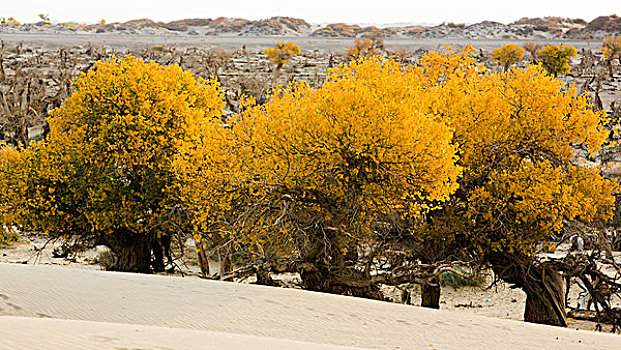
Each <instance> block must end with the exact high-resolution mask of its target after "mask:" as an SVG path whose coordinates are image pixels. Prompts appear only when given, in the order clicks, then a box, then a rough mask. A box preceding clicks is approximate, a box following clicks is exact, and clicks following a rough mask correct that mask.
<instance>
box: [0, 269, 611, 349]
mask: <svg viewBox="0 0 621 350" xmlns="http://www.w3.org/2000/svg"><path fill="white" fill-rule="evenodd" d="M0 315H4V316H21V317H35V318H58V319H70V320H86V321H96V322H107V323H109V324H103V323H101V324H97V326H96V327H95V326H93V327H91V326H89V324H85V323H81V322H69V323H67V324H66V326H60V325H59V324H58V323H55V322H57V321H55V322H52V321H50V320H30V321H32V322H31V323H28V322H27V321H28V320H27V319H23V318H19V319H17V318H7V317H3V318H1V319H0V340H4V339H13V341H15V342H17V343H19V341H20V335H21V336H23V337H22V338H21V339H23V341H24V344H25V345H24V347H23V348H25V349H30V348H36V349H41V348H44V347H42V345H41V344H48V347H47V348H54V347H53V346H52V345H53V342H54V339H57V338H47V340H46V337H41V338H39V337H36V338H37V341H38V343H37V347H29V346H28V343H26V342H27V341H31V339H30V338H31V337H33V336H34V335H35V334H36V332H37V331H42V332H44V333H45V332H47V333H45V334H52V333H54V329H57V330H58V329H62V331H63V333H64V334H67V335H70V336H73V337H74V338H73V339H75V341H76V342H78V343H79V342H80V341H81V340H80V339H82V338H78V337H77V336H78V335H80V334H82V333H83V332H84V331H85V330H88V329H89V328H92V329H97V327H99V329H100V330H102V329H105V330H106V331H109V332H111V333H113V334H114V332H117V331H119V330H124V332H126V333H127V332H132V331H133V332H134V333H136V337H137V339H138V338H140V339H147V340H148V339H151V338H150V337H151V335H150V334H157V333H158V331H157V329H154V328H150V327H146V328H141V327H136V326H134V325H149V326H157V327H171V328H181V330H171V329H168V330H166V332H172V333H168V334H170V337H175V338H177V336H176V335H175V336H173V334H176V333H175V332H179V336H178V338H179V339H190V337H187V336H184V335H183V334H185V332H186V330H200V331H210V332H218V333H219V336H225V335H223V334H222V333H228V334H230V335H236V334H241V335H244V337H238V336H234V338H233V340H235V341H239V342H243V341H251V340H248V339H250V338H248V337H246V336H257V337H262V338H259V339H262V341H273V342H275V343H274V346H273V347H269V348H274V349H277V348H279V347H278V346H281V345H282V346H286V344H281V345H278V344H280V343H277V342H278V341H281V340H289V341H295V342H308V343H315V344H305V345H304V344H302V343H296V344H298V345H299V346H293V345H291V348H311V347H305V346H306V345H307V346H319V345H318V344H325V345H340V346H350V347H358V348H375V349H434V348H436V349H443V350H444V349H456V350H457V349H485V350H490V349H514V350H519V349H611V350H612V349H621V336H618V335H612V334H602V333H594V332H587V331H576V330H571V329H562V328H556V327H547V326H540V325H533V324H528V323H523V322H516V321H509V320H500V319H493V318H487V317H481V316H474V315H467V314H464V313H457V312H447V311H438V310H429V309H423V308H417V307H412V306H406V305H398V304H390V303H384V302H377V301H371V300H365V299H359V298H350V297H344V296H337V295H328V294H322V293H312V292H306V291H299V290H292V289H280V288H270V287H262V286H253V285H241V284H233V283H224V282H214V281H205V280H200V279H196V278H179V277H164V276H150V275H139V274H125V273H112V272H101V271H90V270H77V269H70V268H62V267H54V266H32V265H9V264H0ZM111 323H112V324H111ZM122 323H129V324H131V325H127V326H123V325H118V324H122ZM125 327H127V328H125ZM136 329H138V330H139V332H135V330H136ZM140 329H145V333H144V337H143V336H141V335H140ZM59 332H60V331H59ZM119 332H120V331H119ZM149 332H152V333H149ZM166 332H164V331H162V333H161V335H162V336H163V338H165V339H167V338H168V337H169V336H168V335H165V334H166ZM14 333H15V334H18V336H17V338H16V336H15V335H14ZM198 333H200V332H198ZM198 333H196V334H198ZM11 334H13V335H11ZM9 337H11V338H9ZM104 337H105V335H104ZM197 337H199V338H200V337H206V338H208V337H209V335H207V334H201V335H197ZM214 337H215V336H214ZM265 338H272V339H271V340H270V339H265ZM89 339H91V341H96V340H97V339H95V338H89ZM101 339H102V340H101V344H102V348H106V347H104V346H103V345H105V339H104V338H101ZM201 339H204V338H201ZM253 339H254V338H253ZM188 341H189V340H188ZM256 341H257V342H259V340H256ZM46 342H47V343H46ZM50 342H51V343H50ZM4 344H6V343H4V342H3V341H0V348H3V349H4V348H6V349H9V348H10V349H14V348H15V347H6V346H5V345H4ZM50 344H51V345H50ZM230 344H233V343H230ZM239 344H240V345H239V348H247V346H245V345H242V343H239ZM256 344H259V343H256ZM300 344H302V345H300ZM50 346H52V347H50ZM231 346H233V347H235V344H233V345H231ZM124 347H127V346H124ZM76 348H77V347H76ZM141 348H144V347H141ZM146 348H157V347H146ZM161 348H170V349H192V348H195V347H194V346H192V345H191V344H189V343H183V341H175V342H172V345H171V346H168V345H166V346H162V347H161ZM222 348H226V347H224V346H223V347H222Z"/></svg>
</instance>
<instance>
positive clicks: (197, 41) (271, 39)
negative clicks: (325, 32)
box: [0, 33, 601, 52]
mask: <svg viewBox="0 0 621 350" xmlns="http://www.w3.org/2000/svg"><path fill="white" fill-rule="evenodd" d="M0 39H3V40H4V41H5V42H6V43H7V44H9V45H11V46H12V45H16V44H19V43H20V42H23V43H24V44H28V45H30V46H39V47H42V48H58V47H67V46H74V45H86V44H88V43H91V44H93V45H95V46H99V45H105V46H108V47H111V48H116V49H141V48H144V47H149V46H153V45H164V46H170V45H176V46H179V47H197V46H198V47H206V48H210V47H213V48H216V47H217V48H224V49H229V50H236V49H239V48H241V47H242V45H244V46H246V48H247V49H252V50H256V49H264V48H265V47H268V46H272V45H274V44H275V43H276V42H279V41H280V42H286V41H293V42H295V43H296V44H298V45H300V47H301V48H302V50H314V49H321V50H329V51H334V52H339V51H344V50H345V49H346V48H348V47H350V46H352V43H353V41H354V39H351V38H321V37H284V36H257V37H240V36H189V35H160V36H156V35H128V34H114V33H106V34H89V33H74V34H53V33H0ZM524 41H527V40H519V39H476V40H472V39H404V38H387V39H385V40H384V43H385V45H386V47H387V48H388V49H391V48H395V47H407V48H409V49H412V50H417V49H427V50H435V49H438V48H441V47H443V46H444V45H452V46H454V47H458V48H459V47H464V46H465V45H467V44H468V43H472V45H473V46H474V47H475V48H482V49H486V50H488V49H494V48H497V47H500V46H502V45H504V44H507V43H518V44H519V43H522V42H524ZM539 41H540V42H541V43H542V44H548V43H554V44H559V43H561V42H562V43H564V44H566V45H572V46H575V47H576V48H578V49H582V48H590V49H592V50H599V49H600V47H601V40H592V41H588V40H559V39H555V40H539Z"/></svg>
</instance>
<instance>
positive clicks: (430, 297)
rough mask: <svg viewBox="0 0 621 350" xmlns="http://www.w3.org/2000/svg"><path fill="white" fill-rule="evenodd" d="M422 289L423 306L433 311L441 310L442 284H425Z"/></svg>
mask: <svg viewBox="0 0 621 350" xmlns="http://www.w3.org/2000/svg"><path fill="white" fill-rule="evenodd" d="M420 289H421V299H422V300H421V306H422V307H429V308H432V309H439V308H440V284H439V283H433V284H423V285H421V287H420Z"/></svg>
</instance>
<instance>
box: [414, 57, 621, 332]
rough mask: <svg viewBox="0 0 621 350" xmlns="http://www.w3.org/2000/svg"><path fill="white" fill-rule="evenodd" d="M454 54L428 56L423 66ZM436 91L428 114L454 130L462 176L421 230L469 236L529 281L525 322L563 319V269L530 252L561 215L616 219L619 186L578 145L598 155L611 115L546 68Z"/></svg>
mask: <svg viewBox="0 0 621 350" xmlns="http://www.w3.org/2000/svg"><path fill="white" fill-rule="evenodd" d="M453 57H454V56H452V55H450V54H449V55H447V56H446V57H442V55H440V54H430V56H429V57H427V58H424V59H423V63H422V65H423V66H425V65H426V63H425V62H429V60H430V59H431V60H433V61H434V62H442V61H450V60H452V59H454V58H453ZM464 62H465V64H464V66H465V67H468V66H473V65H475V62H474V61H470V62H468V59H467V58H464ZM440 66H442V64H441V65H440ZM482 70H483V67H480V69H476V71H482ZM431 89H434V90H436V92H437V93H436V94H433V96H435V97H436V98H437V100H436V101H434V102H432V103H431V104H430V105H429V113H433V114H434V115H436V116H437V117H438V118H440V119H443V120H445V122H446V123H447V124H448V125H451V126H452V127H453V128H454V130H455V137H454V141H455V143H457V144H459V145H460V148H459V154H460V157H459V161H458V164H459V165H460V166H461V167H463V177H462V178H461V180H460V188H459V189H458V191H457V192H456V194H455V196H453V199H452V200H451V201H450V202H449V203H448V204H446V205H445V206H444V207H443V209H442V210H438V211H436V212H432V213H430V214H429V220H428V221H427V223H426V224H425V225H423V226H422V227H421V228H419V229H418V232H420V233H421V234H423V235H426V237H427V238H428V239H430V240H437V241H441V242H442V244H448V243H447V241H450V240H452V241H453V242H454V244H456V245H459V244H460V242H461V243H466V244H467V245H468V247H467V249H468V250H470V251H471V252H473V253H475V254H477V255H478V256H480V257H481V258H483V259H484V260H485V261H488V262H490V263H491V264H492V266H494V267H495V270H496V272H498V273H499V274H500V277H502V278H504V279H505V280H507V281H509V282H511V283H515V284H517V285H518V286H520V287H522V288H523V289H524V291H525V292H526V294H527V307H526V312H525V319H526V320H527V321H532V322H539V323H548V324H556V325H566V322H565V309H564V290H563V286H562V284H563V281H562V279H561V277H560V275H559V274H558V273H557V272H556V271H554V270H553V269H550V268H548V267H546V266H545V265H537V264H534V265H533V264H532V262H533V260H531V259H530V258H531V256H533V254H535V253H536V252H537V248H538V245H539V244H541V243H542V242H544V241H546V240H548V239H549V238H550V237H551V236H552V235H554V234H559V233H560V232H561V229H562V228H563V225H564V220H568V221H571V220H580V221H582V222H586V223H591V222H594V221H602V220H607V219H609V218H610V217H611V215H612V212H613V208H614V193H615V191H616V184H614V183H613V182H611V181H610V180H607V179H605V178H604V177H603V176H602V173H601V170H602V169H601V168H600V167H583V166H582V164H581V162H579V161H577V160H576V159H575V158H574V148H573V147H574V146H575V145H580V146H581V147H584V148H585V149H587V150H589V152H592V153H594V152H597V151H599V150H600V149H601V148H602V147H603V146H604V144H605V141H606V139H607V135H608V132H607V131H606V130H605V129H604V125H605V124H606V122H607V119H606V115H605V113H604V112H596V111H594V110H593V109H592V106H591V105H590V104H589V102H588V97H587V96H585V95H579V94H578V93H577V90H576V88H575V87H573V86H566V85H565V84H564V83H563V82H562V81H559V80H557V79H555V78H554V77H552V76H550V75H546V74H545V72H544V71H543V70H542V69H541V68H540V67H539V66H529V67H527V68H526V69H524V70H512V71H509V72H505V73H486V74H471V73H468V70H464V73H463V74H462V76H461V78H453V79H445V80H443V82H442V83H441V84H436V85H435V86H433V87H431Z"/></svg>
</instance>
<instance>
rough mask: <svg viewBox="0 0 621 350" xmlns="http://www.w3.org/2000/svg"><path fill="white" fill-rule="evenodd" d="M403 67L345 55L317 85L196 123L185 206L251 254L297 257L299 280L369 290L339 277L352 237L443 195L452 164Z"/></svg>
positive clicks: (345, 269) (417, 213)
mask: <svg viewBox="0 0 621 350" xmlns="http://www.w3.org/2000/svg"><path fill="white" fill-rule="evenodd" d="M409 69H411V68H406V67H403V66H401V65H400V64H399V63H398V62H395V61H393V60H386V61H382V60H379V59H375V58H374V59H368V60H364V61H360V62H353V63H351V64H350V65H347V66H344V67H340V68H336V69H333V70H331V71H330V72H329V74H328V77H327V79H326V82H325V84H324V85H323V86H321V87H319V88H312V87H310V86H309V85H308V84H306V83H296V84H293V85H290V86H287V87H285V88H283V89H282V90H281V91H279V92H278V93H276V94H275V95H274V96H273V97H272V99H271V100H270V101H269V102H268V103H266V104H265V105H261V106H255V107H253V108H250V109H248V110H247V111H246V112H245V113H243V114H242V115H240V116H238V117H236V119H235V120H231V121H229V122H228V123H229V125H228V127H222V126H218V125H215V124H213V123H212V124H210V125H205V126H203V128H202V129H201V130H202V131H201V132H202V134H203V135H204V140H203V141H201V142H199V144H198V146H196V145H194V144H188V146H187V152H185V155H184V156H183V159H181V160H180V161H179V165H180V174H182V176H183V177H184V183H186V184H187V185H186V187H185V191H184V193H185V194H186V195H187V197H186V200H187V203H188V206H190V207H191V208H194V209H195V211H196V212H197V213H210V214H209V215H205V216H200V215H202V214H198V215H199V216H198V217H197V222H196V225H197V226H201V227H211V228H212V232H218V233H219V234H226V235H228V236H227V237H229V238H230V239H234V240H235V241H236V242H238V244H239V245H244V246H245V247H250V249H251V250H252V251H253V252H254V253H255V254H256V255H257V256H258V257H259V258H260V259H258V260H261V259H266V260H268V261H267V262H269V263H272V262H274V260H278V259H282V260H287V261H289V262H291V261H293V262H295V263H296V266H297V268H298V271H300V272H301V274H302V279H303V283H304V285H305V286H306V287H307V288H309V289H313V290H321V291H330V292H342V293H346V292H347V293H352V294H355V295H361V296H371V297H377V293H378V292H377V291H376V290H371V291H369V290H364V291H359V290H358V291H357V290H355V288H349V286H346V285H343V283H344V281H343V280H342V279H340V277H342V276H343V275H347V276H351V275H352V274H353V275H355V274H356V270H355V268H354V266H353V265H352V261H353V262H354V264H355V261H356V258H355V257H356V254H357V250H356V247H358V246H359V245H360V244H363V243H369V242H372V241H373V240H376V239H379V238H378V237H377V232H379V231H382V232H383V231H385V226H386V223H387V222H391V221H395V220H401V218H403V217H409V218H421V217H422V216H423V215H424V213H426V212H427V211H429V210H430V209H431V208H434V207H436V206H439V205H441V203H442V202H443V201H445V200H446V199H448V198H449V196H450V194H451V193H453V192H454V191H455V190H456V188H457V178H458V175H459V173H460V168H459V167H458V166H456V165H455V160H456V157H455V151H456V146H455V145H454V144H452V143H451V139H452V131H451V130H450V128H448V127H447V126H445V125H444V124H443V123H441V122H439V121H436V120H434V119H433V118H430V117H429V116H427V115H426V114H424V113H423V111H422V110H421V106H424V104H422V103H421V101H420V96H419V91H416V90H413V89H412V87H417V86H419V87H420V86H421V81H420V80H419V79H418V78H419V77H418V76H416V75H414V74H407V73H405V72H406V71H407V70H409ZM421 90H422V87H421ZM215 145H220V146H219V147H215ZM222 194H224V195H222ZM214 213H215V215H214ZM268 249H269V250H270V251H272V252H274V253H275V256H274V257H272V259H271V261H270V260H269V259H268V258H269V257H268V256H267V253H266V251H267V250H268ZM263 262H265V260H264V261H263ZM359 277H363V276H359ZM354 279H355V278H354Z"/></svg>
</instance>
